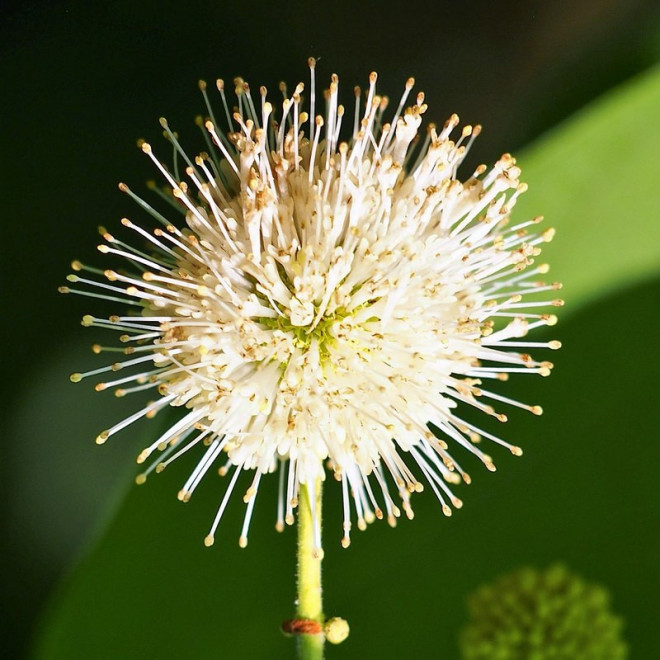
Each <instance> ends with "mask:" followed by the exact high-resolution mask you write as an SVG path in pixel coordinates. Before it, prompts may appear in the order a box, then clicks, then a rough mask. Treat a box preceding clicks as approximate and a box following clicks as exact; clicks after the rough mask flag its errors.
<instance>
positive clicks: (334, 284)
mask: <svg viewBox="0 0 660 660" xmlns="http://www.w3.org/2000/svg"><path fill="white" fill-rule="evenodd" d="M310 72H311V85H310V88H309V90H308V93H307V94H306V98H304V95H305V88H304V85H303V84H302V83H300V84H298V85H296V87H295V89H294V90H293V93H292V94H289V92H288V90H287V88H286V86H285V85H281V86H280V90H281V92H282V95H283V100H282V102H281V104H280V106H281V107H280V109H279V111H276V109H275V106H274V104H273V103H271V101H269V100H268V94H267V91H266V89H265V88H263V87H262V88H261V89H260V90H259V97H260V100H259V98H257V99H255V98H254V97H253V95H252V92H251V89H250V87H249V85H248V84H247V83H245V82H244V81H243V80H242V79H236V80H235V81H234V89H235V93H236V107H235V108H234V111H233V112H231V111H230V109H229V101H228V100H227V96H226V95H225V85H224V82H223V81H222V80H218V81H217V89H218V91H219V95H220V100H221V107H222V109H223V111H224V112H223V115H224V117H222V119H221V121H220V120H219V119H217V118H216V116H215V114H214V111H213V108H212V104H211V103H210V101H209V96H208V92H207V86H206V84H205V83H204V82H200V88H201V91H202V94H203V96H204V99H205V101H206V105H207V112H208V118H207V119H202V118H199V119H198V124H199V125H200V127H201V128H202V132H203V133H204V135H205V138H206V141H207V147H206V151H205V152H203V153H200V154H199V155H197V156H195V157H191V156H189V155H188V154H187V153H186V151H184V149H183V148H182V147H181V145H180V142H179V139H178V136H177V134H176V133H174V132H173V131H172V130H171V129H170V127H169V125H168V123H167V121H165V120H164V119H161V125H162V127H163V129H164V132H165V135H166V137H167V139H168V140H169V142H170V143H171V145H173V149H174V153H175V159H174V164H173V165H172V166H171V167H169V168H168V167H167V166H166V165H165V164H163V162H162V161H161V159H160V158H159V156H157V155H156V150H155V149H154V148H152V146H151V145H150V144H148V143H147V142H143V141H142V142H140V147H141V149H142V151H143V152H144V153H145V154H146V155H147V156H148V157H149V158H150V159H151V160H152V161H153V164H154V166H155V167H156V169H157V170H158V171H159V172H160V175H161V176H162V177H163V179H164V182H165V184H166V186H167V190H166V192H165V193H163V191H159V190H158V188H157V187H155V186H152V188H154V189H155V191H156V192H160V193H161V196H162V197H165V198H166V199H167V201H168V202H170V204H171V206H173V207H174V208H175V209H176V211H177V212H178V213H179V216H180V217H179V218H178V220H174V219H170V216H169V215H165V214H164V213H163V212H161V210H159V208H160V207H157V204H156V202H154V203H153V204H152V203H150V202H148V201H146V200H145V199H143V198H142V197H139V196H138V195H137V194H136V193H135V192H133V191H132V190H131V189H130V188H129V187H128V186H127V185H126V184H124V183H122V184H120V186H119V187H120V189H121V190H122V191H123V192H124V193H126V194H127V195H129V196H130V197H131V198H132V199H134V200H135V201H136V202H137V204H138V205H139V206H140V207H141V208H142V209H143V210H144V211H146V212H147V213H148V214H149V215H150V216H151V217H152V219H153V220H154V221H155V222H154V224H155V225H156V226H155V228H153V229H149V228H147V227H145V226H143V225H142V224H141V223H140V224H138V223H136V222H134V221H133V220H129V219H128V218H124V219H122V221H121V225H122V229H121V232H122V233H121V237H120V236H119V235H117V236H115V234H110V233H108V232H107V231H105V230H102V235H103V238H104V242H103V243H102V244H101V245H100V246H99V250H100V251H101V252H102V253H103V254H105V255H107V257H108V258H111V259H114V260H115V262H116V264H117V265H116V266H113V267H108V268H107V269H106V270H98V269H96V268H92V267H89V266H86V265H84V264H82V263H80V262H78V261H76V262H74V263H73V269H74V271H75V272H74V273H73V274H72V275H70V276H69V278H68V279H69V281H70V282H71V283H73V284H80V285H82V286H81V287H76V288H69V287H63V288H62V290H63V291H65V292H67V291H75V292H76V293H83V294H85V295H95V296H96V297H100V298H106V299H110V300H112V301H116V302H119V303H120V304H121V306H122V307H123V306H125V307H126V308H127V309H128V310H129V311H128V312H121V314H120V315H116V316H110V317H109V318H103V317H100V316H91V315H88V316H85V317H84V318H83V325H85V326H95V327H98V328H103V329H109V330H114V331H116V332H118V333H119V347H113V346H107V347H106V346H95V351H96V352H106V351H118V350H119V351H120V352H121V353H124V354H125V355H126V358H125V359H123V361H120V362H115V363H113V364H111V365H109V366H107V367H103V368H99V369H95V370H93V371H89V372H87V373H76V374H73V375H72V380H74V381H80V380H81V379H83V378H87V377H90V376H96V375H98V374H102V373H107V374H109V375H110V378H109V379H108V380H105V381H103V382H101V383H99V384H97V385H96V388H97V389H98V390H105V389H111V388H112V389H115V393H116V394H117V395H120V396H122V395H124V394H129V393H134V392H142V391H146V390H151V391H153V392H154V393H155V394H156V395H157V396H156V398H155V399H154V400H153V401H151V402H149V403H148V404H147V405H145V406H144V407H143V408H141V409H139V410H138V411H137V412H135V414H133V415H131V416H130V417H127V418H126V419H124V420H122V421H120V422H118V423H117V424H115V425H114V426H112V427H111V428H108V429H106V430H104V431H102V432H101V433H100V435H99V436H98V438H97V442H99V443H103V442H105V441H106V440H107V439H108V438H110V437H112V436H114V435H115V434H116V433H118V432H119V431H122V430H124V429H125V428H127V427H128V426H129V425H130V424H131V423H133V422H134V421H135V420H138V419H140V418H141V417H150V416H153V415H154V414H156V413H157V412H158V411H160V410H162V409H164V408H167V407H175V408H177V409H179V410H181V415H180V418H179V419H178V421H176V422H175V423H174V424H172V426H171V427H170V428H169V429H167V430H166V431H165V432H164V433H163V434H162V435H161V436H160V437H158V438H156V439H155V440H154V442H153V443H152V444H151V445H149V446H148V447H147V448H145V449H144V451H142V453H141V454H140V455H139V457H138V462H139V463H145V462H147V466H146V470H145V471H144V472H143V473H142V474H141V475H140V476H139V477H138V481H144V480H145V479H146V477H147V475H149V474H150V473H151V472H152V471H154V470H155V471H157V472H158V471H161V470H163V469H164V468H165V467H166V466H168V465H169V464H170V463H171V462H172V461H174V460H175V459H176V458H177V457H179V456H181V455H182V454H183V453H184V452H188V451H190V450H193V449H197V450H201V457H200V460H199V462H198V464H197V466H196V468H195V469H194V470H193V472H192V474H190V477H189V478H188V480H187V481H186V482H185V484H184V485H183V488H182V489H181V491H180V492H179V498H180V499H181V500H183V501H187V500H188V499H190V497H191V496H192V494H193V493H194V491H195V489H196V488H197V486H198V484H199V483H200V481H201V480H202V478H203V477H204V476H205V475H206V474H207V473H208V472H209V470H211V469H212V468H214V469H217V468H218V466H219V471H220V474H221V475H225V474H226V475H227V477H228V481H229V483H228V486H227V489H226V492H225V494H224V497H223V498H222V501H221V503H220V506H219V509H218V511H217V514H216V516H215V519H214V520H213V523H212V525H211V528H210V531H209V533H208V535H207V537H206V541H205V542H206V544H207V545H210V544H212V543H213V540H214V536H215V533H216V528H217V527H218V523H219V522H220V519H221V517H222V515H223V512H224V511H225V508H226V505H227V503H228V501H229V499H230V497H231V493H232V492H233V491H234V489H235V488H236V484H237V482H238V479H239V476H240V475H241V473H243V472H246V473H249V474H250V475H252V477H251V478H252V481H251V484H250V485H249V487H248V488H247V492H245V494H244V501H245V502H246V504H247V507H246V514H245V522H244V525H243V529H242V532H241V535H240V543H241V545H246V544H247V536H248V527H249V524H250V519H251V516H252V511H253V507H254V504H255V499H256V495H257V491H258V488H259V484H260V480H261V478H262V477H263V476H264V475H266V474H270V473H274V472H278V473H279V498H278V511H277V528H278V529H282V528H283V527H284V525H285V524H287V523H288V524H291V523H292V522H293V520H294V510H295V508H296V506H297V502H298V498H299V492H300V489H301V488H302V487H310V486H311V485H313V484H315V483H317V482H318V481H319V480H324V479H325V475H326V473H331V474H332V475H333V476H334V477H335V479H336V480H337V481H338V482H339V485H340V488H339V490H340V493H341V497H342V500H343V511H344V521H343V538H342V544H343V545H344V546H346V545H348V544H349V542H350V531H351V525H352V522H353V521H357V525H358V527H359V528H360V529H363V528H364V527H365V526H366V524H367V523H369V522H371V521H373V520H374V519H376V518H385V519H387V520H388V521H389V522H390V524H392V525H393V524H394V523H395V521H396V519H397V517H399V516H400V514H401V511H402V510H403V512H404V513H405V514H406V515H407V516H408V517H412V515H413V512H412V508H411V502H410V500H411V494H412V493H415V492H418V491H421V490H422V488H423V486H422V482H424V483H425V484H427V485H428V486H430V488H431V490H433V492H434V493H435V495H436V496H437V498H438V500H439V501H440V505H441V507H442V511H443V512H444V513H445V514H446V515H450V514H451V512H452V507H454V508H458V507H460V506H461V501H460V500H459V499H458V498H457V497H456V495H455V494H454V492H453V490H452V487H453V486H455V485H456V484H458V483H459V482H460V481H464V482H468V483H469V481H470V477H469V475H468V474H467V473H466V471H465V470H464V469H463V468H462V467H461V464H460V463H459V460H458V457H457V456H456V451H455V450H456V449H457V448H459V447H460V448H462V450H466V451H468V452H470V453H472V454H474V455H475V456H477V457H478V458H479V459H480V460H481V461H482V462H483V464H484V465H485V466H486V467H487V468H488V469H489V470H494V469H495V467H494V465H493V461H492V459H491V457H490V456H489V455H488V453H487V452H486V451H484V450H483V449H482V448H481V447H482V444H480V443H479V441H480V440H481V439H482V438H485V439H487V440H488V441H490V442H492V443H495V444H498V445H502V446H504V447H506V448H508V449H509V450H510V451H511V452H512V453H513V454H515V455H519V454H521V453H522V451H521V449H520V448H519V447H517V446H515V445H513V444H509V443H508V442H506V441H505V440H503V439H501V438H500V437H498V436H496V435H494V434H492V433H490V432H488V431H486V430H483V429H481V428H480V427H479V426H476V425H474V424H473V423H471V422H468V421H467V420H465V419H463V418H462V417H461V416H460V414H459V409H458V405H459V404H467V405H468V406H472V407H474V408H477V409H479V410H480V411H482V412H483V413H484V414H485V415H489V416H494V417H496V418H497V419H499V420H501V421H505V420H506V417H505V415H504V413H502V412H500V411H499V410H498V411H496V410H495V408H494V406H495V405H497V406H498V407H499V406H501V405H505V404H506V405H508V406H515V407H518V408H524V409H526V410H528V411H531V412H532V413H534V414H540V413H541V409H540V407H539V406H536V405H528V404H526V403H521V402H518V401H514V400H511V399H509V398H507V397H505V396H502V395H501V394H498V393H497V392H496V389H497V388H496V387H491V385H490V383H493V384H494V385H496V384H497V381H499V380H505V379H506V378H507V377H508V376H509V375H510V374H526V375H532V374H536V375H541V376H546V375H548V374H549V373H550V369H551V367H552V365H551V364H550V363H549V362H547V361H545V360H538V359H536V358H533V357H532V356H531V355H530V354H529V353H528V351H529V350H530V349H544V348H550V349H554V348H557V347H558V346H559V343H558V342H554V341H550V342H531V341H528V340H526V339H525V336H526V335H527V333H528V332H529V331H531V330H534V329H535V328H538V327H540V326H546V325H553V324H554V323H555V322H556V317H555V316H554V315H553V314H552V313H548V312H549V311H551V310H552V306H558V305H561V304H562V302H561V300H557V299H554V298H553V296H554V295H555V293H554V292H555V290H556V289H557V288H559V285H558V284H545V283H543V282H542V281H540V280H539V277H540V275H541V274H542V273H545V272H546V271H547V266H546V265H543V264H538V263H537V257H538V255H539V253H540V251H541V245H542V244H543V243H544V242H547V241H549V240H550V239H551V238H552V230H546V231H545V232H542V233H538V232H537V225H538V223H539V222H540V220H541V218H533V219H529V220H525V221H522V222H519V223H518V224H511V223H510V222H509V216H510V213H511V210H512V208H513V206H514V204H515V202H516V200H517V198H518V196H519V195H520V194H521V193H523V192H524V191H525V189H526V186H525V184H524V183H521V182H520V174H521V173H520V169H519V168H518V167H517V165H516V161H515V159H514V158H513V157H511V156H510V155H509V154H505V155H504V156H502V157H501V158H500V160H498V161H497V163H495V165H494V166H493V167H492V168H491V169H490V170H488V169H487V168H486V166H484V165H480V166H479V167H477V168H476V170H475V171H474V173H473V174H472V175H471V176H468V178H467V179H465V180H464V181H461V180H459V178H458V176H457V170H458V168H459V166H460V164H461V162H462V161H463V160H464V158H465V155H466V154H467V152H468V150H469V149H470V147H471V145H472V143H473V141H474V139H475V138H476V137H477V135H478V134H479V133H480V130H481V127H480V126H465V127H463V128H462V129H461V130H458V129H457V127H458V125H459V119H458V117H457V116H456V115H453V116H452V117H450V118H449V120H448V121H447V122H446V123H445V124H444V126H441V127H439V126H436V125H434V124H429V125H428V126H427V128H426V129H425V131H424V130H422V129H421V125H422V117H423V115H424V113H425V112H426V109H427V106H426V104H425V102H424V94H422V93H419V94H417V95H416V97H415V98H414V100H413V101H412V102H409V101H408V99H409V97H410V95H411V91H412V89H413V87H414V80H413V79H412V78H411V79H409V80H408V81H407V82H406V84H405V89H404V92H403V96H402V98H401V100H400V102H399V103H398V106H397V107H396V109H395V110H394V112H393V113H392V114H391V115H390V114H389V113H388V111H387V107H388V101H387V98H386V97H383V96H379V95H378V93H377V91H376V79H377V76H376V74H375V73H372V74H371V75H370V77H369V85H368V89H367V90H366V93H365V94H364V95H363V93H362V92H361V90H359V89H358V88H356V89H355V97H354V104H355V105H354V109H353V110H352V111H350V112H348V113H347V112H346V111H345V108H344V106H343V105H341V104H340V95H339V86H338V78H337V76H335V75H333V76H332V79H331V82H330V88H329V89H328V90H327V91H326V92H325V98H324V102H325V111H324V112H323V113H322V114H317V110H318V108H319V106H320V105H321V99H319V98H317V95H316V93H315V62H314V61H313V60H310ZM347 115H350V118H349V117H347ZM223 122H224V127H222V126H221V124H222V123H223ZM420 135H421V136H423V139H420ZM180 167H182V168H183V171H180ZM170 210H171V209H170ZM131 234H132V236H130V235H131ZM125 235H127V236H129V238H124V236H125ZM88 274H89V275H88ZM538 294H541V295H538ZM119 372H121V373H119ZM124 374H126V375H124ZM450 445H452V447H451V452H450ZM155 456H156V457H155ZM311 501H312V506H313V502H314V498H313V497H312V498H311ZM312 517H313V519H314V520H316V522H315V529H316V547H317V548H320V545H321V544H320V528H319V524H318V520H317V516H316V512H315V511H312Z"/></svg>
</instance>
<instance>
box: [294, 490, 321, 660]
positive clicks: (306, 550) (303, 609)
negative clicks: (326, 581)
mask: <svg viewBox="0 0 660 660" xmlns="http://www.w3.org/2000/svg"><path fill="white" fill-rule="evenodd" d="M315 526H318V527H317V529H316V530H315ZM320 528H321V481H320V480H319V481H317V483H316V484H305V485H302V487H301V488H300V502H299V503H298V600H297V608H296V616H297V617H298V619H300V620H306V621H313V622H317V623H318V624H319V626H318V628H319V631H318V632H315V633H311V634H308V633H304V632H303V633H302V634H300V635H299V636H298V657H299V658H300V660H322V658H323V643H324V641H325V635H324V634H323V631H322V626H323V623H324V616H323V596H322V589H321V561H322V560H323V550H322V549H321V547H320V546H321V529H320ZM315 532H316V533H315Z"/></svg>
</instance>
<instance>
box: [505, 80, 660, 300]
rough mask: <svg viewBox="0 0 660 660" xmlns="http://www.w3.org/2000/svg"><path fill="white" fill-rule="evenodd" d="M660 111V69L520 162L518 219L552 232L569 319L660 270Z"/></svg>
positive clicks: (547, 252) (555, 268)
mask: <svg viewBox="0 0 660 660" xmlns="http://www.w3.org/2000/svg"><path fill="white" fill-rule="evenodd" d="M659 108H660V68H658V67H656V68H654V69H652V70H651V71H649V72H647V73H646V74H644V75H643V76H640V77H638V78H637V79H635V80H634V81H633V82H632V84H631V83H629V84H628V85H626V86H625V87H622V88H620V89H617V90H615V91H614V92H611V93H610V94H608V95H607V96H606V97H605V98H603V99H602V100H600V101H598V102H597V103H596V104H594V105H593V106H589V107H588V108H587V109H585V110H583V111H582V112H580V113H579V114H578V115H577V116H575V117H574V118H572V119H571V120H570V121H569V122H567V123H566V124H564V125H562V126H560V127H558V128H556V129H555V130H553V131H552V132H550V133H549V134H547V135H546V136H545V137H543V138H542V139H541V140H539V141H538V142H537V143H535V144H534V145H532V147H531V148H529V149H528V150H527V151H526V152H525V153H524V154H523V155H522V156H521V158H520V159H519V164H520V165H521V167H522V170H523V177H522V178H523V180H524V181H526V182H528V183H529V191H528V192H527V193H525V194H524V195H522V196H521V198H520V201H519V202H518V205H517V206H516V209H515V217H516V218H525V217H527V216H534V215H538V214H543V215H544V216H545V218H546V222H547V223H549V225H551V226H554V227H556V229H557V236H556V238H555V239H554V241H553V242H552V243H551V244H550V245H548V246H547V247H546V248H545V249H544V251H543V256H542V257H541V258H542V259H543V260H544V261H548V262H549V263H550V264H551V266H552V271H551V272H552V274H553V277H555V278H556V279H558V280H561V281H562V283H563V284H564V292H563V296H564V297H565V299H566V302H567V309H568V310H569V312H571V311H572V310H575V309H577V306H578V305H579V304H581V303H584V302H585V301H587V300H593V299H594V298H596V297H598V296H600V295H602V294H603V293H606V292H607V291H610V290H616V289H621V288H622V287H625V286H627V285H628V284H630V283H631V282H635V281H639V280H641V279H642V278H644V277H645V276H648V274H649V273H654V272H657V271H658V270H659V269H660V222H659V221H658V209H660V185H659V184H658V154H660V122H658V121H657V115H658V109H659ZM544 224H546V223H544Z"/></svg>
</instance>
